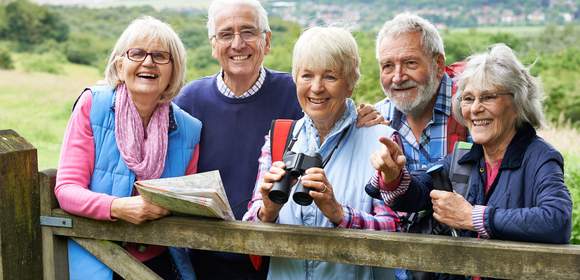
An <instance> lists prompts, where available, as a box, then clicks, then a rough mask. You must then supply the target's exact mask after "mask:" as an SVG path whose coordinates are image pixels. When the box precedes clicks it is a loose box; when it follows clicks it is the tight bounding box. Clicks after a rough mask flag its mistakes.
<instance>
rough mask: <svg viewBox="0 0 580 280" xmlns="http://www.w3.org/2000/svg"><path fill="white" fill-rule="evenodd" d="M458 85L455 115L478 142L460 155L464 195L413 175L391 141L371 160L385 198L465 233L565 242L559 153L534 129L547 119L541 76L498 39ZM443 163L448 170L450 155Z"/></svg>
mask: <svg viewBox="0 0 580 280" xmlns="http://www.w3.org/2000/svg"><path fill="white" fill-rule="evenodd" d="M458 90H459V94H458V95H457V96H456V98H454V100H453V103H454V104H453V106H454V108H453V113H454V116H455V118H456V119H457V120H458V121H459V122H460V123H462V124H464V125H465V126H466V127H467V128H468V129H469V132H470V135H471V137H472V138H473V142H474V145H473V146H472V148H471V150H470V151H469V152H468V153H467V154H466V155H464V156H463V157H462V158H460V159H459V161H458V163H459V164H460V165H465V164H469V165H470V166H471V175H470V178H469V185H470V186H469V192H468V193H467V195H466V198H464V197H463V196H461V195H460V194H458V193H454V192H447V191H441V190H434V189H433V181H432V177H431V175H429V174H428V173H425V172H422V173H420V174H412V175H409V173H408V172H407V171H406V170H405V169H404V160H401V156H402V155H403V153H402V151H401V150H400V148H398V147H397V145H391V143H386V142H388V139H387V140H386V142H385V145H384V147H383V149H382V150H381V151H378V152H376V153H375V154H374V155H373V159H372V161H373V164H374V166H375V168H376V169H377V170H379V171H380V174H381V176H382V180H380V181H381V184H379V188H380V190H381V192H382V193H383V197H384V198H385V200H386V202H387V204H389V205H391V206H392V208H393V209H394V210H398V211H406V212H417V211H418V210H425V209H432V210H433V217H435V219H437V220H438V221H439V222H441V223H443V224H446V225H448V226H450V227H452V228H455V229H461V230H462V231H461V235H463V236H473V237H475V236H479V237H480V238H491V239H502V240H515V241H528V242H543V243H568V242H569V240H570V233H571V218H572V201H571V198H570V193H569V192H568V189H567V188H566V185H565V184H564V172H563V170H564V163H563V159H562V155H561V154H560V153H559V152H558V151H556V150H555V149H554V148H553V147H552V146H551V145H549V144H548V143H546V142H545V141H544V140H543V139H542V138H540V137H539V136H537V135H536V130H535V129H536V128H538V127H541V126H542V124H543V121H544V117H543V113H542V107H541V97H542V89H541V86H540V83H539V81H537V80H536V79H535V78H534V77H532V76H531V75H530V73H529V71H528V69H527V68H525V67H524V66H523V65H522V64H521V63H520V62H519V61H518V59H517V58H516V56H515V55H514V53H513V51H512V50H511V49H510V48H509V47H507V46H505V45H503V44H499V45H495V46H492V48H490V50H489V51H488V52H486V53H482V54H478V55H474V56H472V57H470V58H468V61H467V65H466V68H465V70H464V72H463V74H462V75H460V76H459V77H458ZM440 164H442V165H443V170H445V171H449V169H450V166H451V158H450V157H447V158H446V159H444V160H443V161H442V162H440Z"/></svg>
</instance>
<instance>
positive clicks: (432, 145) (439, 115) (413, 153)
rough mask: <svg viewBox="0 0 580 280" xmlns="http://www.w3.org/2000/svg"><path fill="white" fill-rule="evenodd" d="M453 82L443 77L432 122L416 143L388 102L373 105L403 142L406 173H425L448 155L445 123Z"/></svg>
mask: <svg viewBox="0 0 580 280" xmlns="http://www.w3.org/2000/svg"><path fill="white" fill-rule="evenodd" d="M451 86H452V80H451V78H450V77H449V76H448V75H447V74H445V75H444V76H443V78H442V79H441V84H440V85H439V90H438V93H437V99H436V100H435V108H434V110H433V118H432V119H431V121H429V123H428V124H427V127H426V128H425V129H424V130H423V133H422V134H421V137H420V139H419V141H417V139H415V135H413V131H412V130H411V127H410V126H409V124H408V123H407V117H406V116H405V115H404V114H403V113H402V112H401V111H399V110H397V108H395V106H394V105H393V103H391V102H390V100H388V99H384V100H382V101H381V102H379V103H377V104H376V105H375V108H376V109H377V110H378V111H379V112H380V113H381V114H382V115H383V116H384V117H385V119H387V120H390V121H391V127H392V128H394V129H395V130H397V131H399V134H400V135H401V138H402V140H403V141H402V142H403V150H404V153H405V157H406V158H407V168H408V169H409V170H419V169H423V170H425V169H427V166H428V165H429V164H430V163H434V162H436V161H438V160H440V159H442V158H444V157H445V156H446V155H447V120H448V118H449V117H450V116H451V95H452V90H451Z"/></svg>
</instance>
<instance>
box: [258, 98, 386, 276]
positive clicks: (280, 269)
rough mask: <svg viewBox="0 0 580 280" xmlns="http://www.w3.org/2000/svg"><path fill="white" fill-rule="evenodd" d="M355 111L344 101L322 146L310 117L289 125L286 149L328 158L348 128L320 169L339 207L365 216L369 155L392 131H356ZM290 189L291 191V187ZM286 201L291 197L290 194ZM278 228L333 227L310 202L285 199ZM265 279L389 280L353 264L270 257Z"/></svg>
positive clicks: (380, 128) (381, 127) (369, 200)
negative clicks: (289, 142) (292, 141)
mask: <svg viewBox="0 0 580 280" xmlns="http://www.w3.org/2000/svg"><path fill="white" fill-rule="evenodd" d="M356 118H357V114H356V108H355V105H354V102H353V101H352V100H350V99H347V109H346V111H345V113H344V115H343V116H342V118H341V119H340V120H339V121H337V122H336V124H335V127H334V128H333V129H332V131H331V132H330V133H329V135H328V136H327V137H326V139H325V141H324V143H323V144H322V146H320V145H319V144H318V143H317V141H316V139H317V137H316V136H314V135H316V131H315V129H314V127H313V126H312V121H311V119H310V118H308V117H307V116H305V117H304V118H302V119H300V120H299V121H298V122H297V123H296V125H295V126H294V127H295V128H294V131H293V133H294V135H296V134H297V133H298V131H299V130H302V131H301V132H300V134H299V136H298V139H297V141H296V144H294V146H293V148H292V151H294V152H303V153H309V154H312V153H314V152H318V153H320V154H321V155H322V158H323V159H326V158H327V157H328V154H329V153H330V151H331V150H332V149H333V148H334V147H335V145H336V143H337V142H338V140H339V138H340V136H341V134H342V133H343V131H344V130H346V129H348V130H349V131H348V133H347V134H346V136H345V137H344V139H342V141H341V143H340V144H339V146H338V148H337V149H336V151H335V152H334V154H333V155H332V158H331V160H330V161H329V162H328V164H327V165H326V167H325V168H324V171H325V173H326V176H327V178H328V180H329V181H330V183H331V184H332V187H333V192H334V196H335V197H336V200H337V201H338V202H339V203H340V204H341V205H348V206H350V207H352V208H355V209H358V210H360V211H364V212H369V213H370V212H371V211H372V207H373V203H372V200H373V199H372V198H371V197H370V196H369V195H367V194H366V192H365V188H364V186H365V184H366V183H367V182H368V180H369V178H371V177H372V175H373V174H374V172H376V171H375V169H373V167H372V165H371V163H370V156H371V154H372V153H373V152H374V151H377V150H379V148H380V147H381V144H380V142H379V138H380V137H381V136H384V137H390V136H391V135H392V133H393V132H394V130H393V129H392V128H390V127H388V126H386V125H375V126H373V127H365V128H357V127H356ZM293 190H294V189H293ZM290 197H292V194H291V195H290ZM277 222H278V223H279V224H291V225H303V226H309V227H335V226H334V224H333V223H332V222H331V221H329V220H328V219H327V218H326V217H325V216H324V215H323V214H322V212H321V211H320V210H319V209H318V207H317V206H316V204H315V203H312V204H311V205H310V206H300V205H298V204H297V203H295V202H294V201H293V200H292V199H291V198H290V200H288V202H287V203H286V204H284V206H283V207H282V209H281V210H280V213H279V217H278V221H277ZM268 278H269V279H276V280H278V279H289V280H295V279H365V280H366V279H393V278H394V275H393V272H392V270H391V269H383V268H373V267H368V266H356V265H350V264H341V263H331V262H321V261H311V260H296V259H288V258H276V257H272V258H271V259H270V270H269V273H268Z"/></svg>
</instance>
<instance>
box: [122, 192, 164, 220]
mask: <svg viewBox="0 0 580 280" xmlns="http://www.w3.org/2000/svg"><path fill="white" fill-rule="evenodd" d="M167 215H169V210H167V209H165V208H163V207H159V206H157V205H155V204H153V203H151V202H148V201H146V200H144V199H143V198H142V197H141V196H140V195H139V196H131V197H120V198H116V199H114V200H113V203H112V204H111V217H113V218H115V219H121V220H124V221H127V222H129V223H132V224H141V223H143V222H145V221H148V220H156V219H159V218H161V217H164V216H167Z"/></svg>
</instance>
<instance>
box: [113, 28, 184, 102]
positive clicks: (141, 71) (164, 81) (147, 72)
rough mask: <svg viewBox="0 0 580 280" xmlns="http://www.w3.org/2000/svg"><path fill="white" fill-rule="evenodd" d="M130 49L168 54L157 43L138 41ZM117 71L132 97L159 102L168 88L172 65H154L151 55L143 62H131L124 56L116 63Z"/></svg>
mask: <svg viewBox="0 0 580 280" xmlns="http://www.w3.org/2000/svg"><path fill="white" fill-rule="evenodd" d="M131 48H140V49H143V50H146V51H147V52H152V51H164V52H169V50H168V48H167V47H165V46H163V45H162V44H161V43H160V42H158V41H150V40H145V39H139V40H137V41H135V42H134V43H133V44H131V45H130V46H129V49H131ZM117 71H118V73H119V77H120V79H121V80H122V81H124V82H125V85H126V86H127V90H128V91H129V93H130V94H131V95H132V96H139V98H145V97H146V98H147V99H149V98H151V99H149V100H159V99H160V96H161V94H162V93H163V92H164V91H165V90H166V89H167V87H168V86H169V81H170V80H171V75H172V73H173V65H172V62H171V61H170V62H169V63H167V64H156V63H154V62H153V60H152V58H151V55H147V57H146V58H145V60H144V61H143V62H136V61H132V60H130V59H129V58H127V55H126V54H124V56H123V57H122V58H121V59H120V60H119V61H118V62H117Z"/></svg>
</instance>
